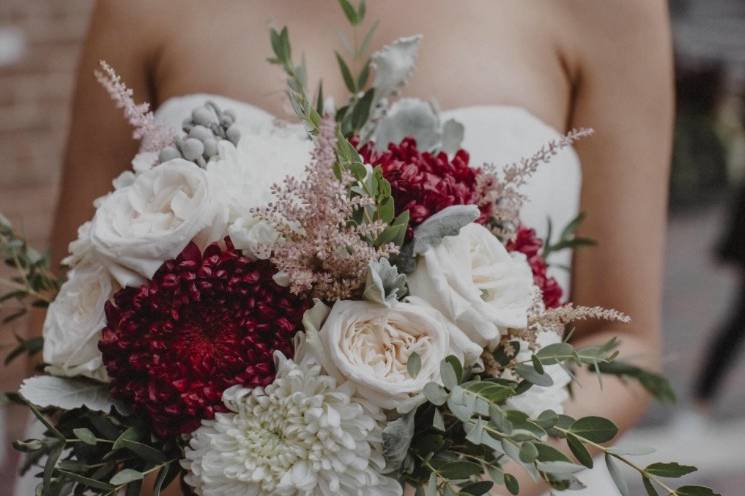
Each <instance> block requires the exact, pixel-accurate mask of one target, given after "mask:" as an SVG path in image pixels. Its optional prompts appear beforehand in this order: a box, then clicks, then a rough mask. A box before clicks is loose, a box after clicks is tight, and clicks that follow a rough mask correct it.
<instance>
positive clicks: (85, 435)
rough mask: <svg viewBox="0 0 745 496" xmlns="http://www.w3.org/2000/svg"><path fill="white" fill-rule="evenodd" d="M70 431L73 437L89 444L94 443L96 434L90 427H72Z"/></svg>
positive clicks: (93, 444) (92, 444)
mask: <svg viewBox="0 0 745 496" xmlns="http://www.w3.org/2000/svg"><path fill="white" fill-rule="evenodd" d="M72 432H73V434H75V437H77V438H78V439H80V440H81V441H83V442H84V443H85V444H90V445H91V446H95V445H96V442H97V441H96V435H95V434H93V433H92V432H91V430H90V429H86V428H85V427H81V428H79V429H73V430H72Z"/></svg>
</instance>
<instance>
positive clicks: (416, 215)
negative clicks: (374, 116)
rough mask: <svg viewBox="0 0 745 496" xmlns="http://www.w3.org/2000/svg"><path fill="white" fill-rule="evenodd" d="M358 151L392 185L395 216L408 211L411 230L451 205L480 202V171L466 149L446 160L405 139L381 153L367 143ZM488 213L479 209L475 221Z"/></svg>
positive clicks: (413, 140)
mask: <svg viewBox="0 0 745 496" xmlns="http://www.w3.org/2000/svg"><path fill="white" fill-rule="evenodd" d="M358 151H359V153H360V155H362V159H363V161H364V162H365V163H367V164H371V165H373V166H378V165H379V166H380V167H381V169H382V170H383V176H384V177H385V178H386V179H387V180H388V182H390V183H391V190H392V192H393V197H394V198H395V199H396V214H399V213H401V212H403V211H404V210H408V211H409V214H410V215H411V221H410V223H409V227H410V229H412V228H414V227H416V226H418V225H419V224H421V223H422V222H424V221H425V220H426V219H427V218H429V217H430V216H432V215H433V214H435V213H437V212H439V211H440V210H442V209H444V208H446V207H449V206H451V205H477V204H479V203H480V199H481V198H480V196H479V195H478V194H477V179H478V177H479V175H480V174H481V173H482V172H481V169H478V168H475V167H470V166H469V165H468V160H469V155H468V152H467V151H465V150H458V151H457V152H456V153H455V154H454V155H453V157H452V158H449V157H448V155H447V153H445V152H439V153H429V152H421V151H419V149H417V145H416V140H415V139H414V138H405V139H404V140H403V141H401V143H400V144H395V143H391V144H389V145H388V149H387V150H385V151H383V152H379V151H376V150H375V148H374V145H373V144H372V143H369V142H368V143H366V144H365V145H363V146H362V147H360V148H359V149H358ZM489 213H490V206H488V205H484V206H482V207H481V214H482V215H481V217H480V218H479V219H478V221H477V222H479V223H484V222H486V221H487V220H488V218H489Z"/></svg>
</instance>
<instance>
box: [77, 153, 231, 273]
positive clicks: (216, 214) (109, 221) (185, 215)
mask: <svg viewBox="0 0 745 496" xmlns="http://www.w3.org/2000/svg"><path fill="white" fill-rule="evenodd" d="M225 234H226V229H225V215H224V209H223V208H221V207H220V206H219V205H218V203H217V201H216V198H215V194H214V192H213V191H212V189H211V188H210V185H209V182H208V180H207V173H206V172H205V171H204V170H203V169H201V168H199V167H198V166H197V165H195V164H193V163H191V162H187V161H185V160H182V159H175V160H171V161H169V162H166V163H164V164H161V165H158V166H157V167H154V168H153V169H150V170H148V171H145V172H143V173H141V174H139V175H138V176H136V178H135V179H134V181H133V182H132V183H131V184H130V185H128V186H125V187H122V188H120V189H117V190H116V191H114V192H113V193H111V194H109V195H108V196H106V197H104V198H103V199H102V201H101V203H100V204H99V206H98V210H97V211H96V215H95V216H94V217H93V221H92V223H91V230H90V237H91V248H92V251H93V253H94V255H95V256H96V258H97V260H99V261H100V263H102V264H103V265H105V266H106V268H107V269H108V270H109V271H110V272H111V274H112V276H113V277H114V278H115V279H116V280H117V281H118V282H119V284H121V285H122V286H129V285H135V284H139V283H141V282H142V280H143V278H148V279H149V278H151V277H152V276H153V274H154V273H155V271H156V270H158V268H159V267H160V266H161V264H162V263H163V262H164V261H165V260H168V259H171V258H175V257H176V256H177V255H178V254H179V253H180V252H181V250H183V249H184V248H185V247H186V245H187V244H189V242H190V241H196V242H197V243H198V244H200V245H205V244H207V243H208V242H211V241H215V240H218V239H221V238H222V237H223V236H225Z"/></svg>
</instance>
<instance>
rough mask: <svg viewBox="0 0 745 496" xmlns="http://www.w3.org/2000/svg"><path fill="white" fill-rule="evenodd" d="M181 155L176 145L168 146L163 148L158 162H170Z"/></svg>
mask: <svg viewBox="0 0 745 496" xmlns="http://www.w3.org/2000/svg"><path fill="white" fill-rule="evenodd" d="M179 157H181V153H179V151H178V150H177V149H176V147H174V146H167V147H165V148H163V149H162V150H161V151H160V153H159V154H158V162H160V163H163V162H168V161H169V160H173V159H175V158H179Z"/></svg>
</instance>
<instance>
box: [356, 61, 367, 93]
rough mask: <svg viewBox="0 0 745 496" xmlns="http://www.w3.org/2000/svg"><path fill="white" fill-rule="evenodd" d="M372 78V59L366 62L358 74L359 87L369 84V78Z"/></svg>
mask: <svg viewBox="0 0 745 496" xmlns="http://www.w3.org/2000/svg"><path fill="white" fill-rule="evenodd" d="M368 79H370V61H369V60H368V61H367V62H365V65H364V66H363V67H362V70H361V71H360V73H359V75H358V76H357V88H359V89H362V88H364V87H365V85H366V84H367V80H368Z"/></svg>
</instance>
